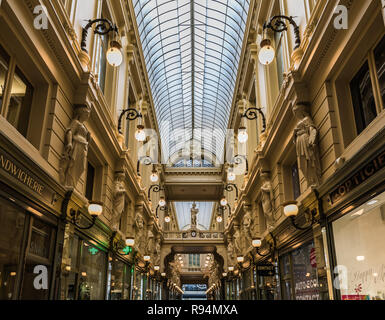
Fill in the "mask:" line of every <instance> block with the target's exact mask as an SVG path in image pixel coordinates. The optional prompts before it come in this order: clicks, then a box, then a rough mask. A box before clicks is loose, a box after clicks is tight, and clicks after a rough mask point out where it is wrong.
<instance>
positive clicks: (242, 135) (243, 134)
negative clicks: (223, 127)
mask: <svg viewBox="0 0 385 320" xmlns="http://www.w3.org/2000/svg"><path fill="white" fill-rule="evenodd" d="M248 139H249V135H248V134H247V130H246V128H245V127H240V128H239V130H238V141H239V142H240V143H245V142H247V140H248Z"/></svg>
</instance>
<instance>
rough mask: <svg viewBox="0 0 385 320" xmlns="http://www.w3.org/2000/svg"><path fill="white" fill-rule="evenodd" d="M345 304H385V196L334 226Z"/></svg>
mask: <svg viewBox="0 0 385 320" xmlns="http://www.w3.org/2000/svg"><path fill="white" fill-rule="evenodd" d="M332 230H333V238H334V249H335V256H336V266H335V270H334V274H335V275H336V277H335V278H334V281H333V284H334V288H335V289H336V290H337V292H338V294H339V296H340V298H341V299H342V300H385V252H384V249H383V244H384V242H385V193H383V194H381V195H379V196H377V197H375V198H373V199H371V200H369V201H368V202H366V203H365V204H363V205H362V206H360V207H358V208H356V209H354V210H352V211H351V212H349V213H348V214H346V215H344V216H343V217H342V218H339V219H338V220H336V221H334V222H333V223H332Z"/></svg>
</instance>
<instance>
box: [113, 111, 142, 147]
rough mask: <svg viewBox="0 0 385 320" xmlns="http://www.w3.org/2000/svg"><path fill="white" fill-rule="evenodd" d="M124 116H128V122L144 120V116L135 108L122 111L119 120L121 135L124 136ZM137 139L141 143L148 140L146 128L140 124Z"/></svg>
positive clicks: (136, 134) (136, 133)
mask: <svg viewBox="0 0 385 320" xmlns="http://www.w3.org/2000/svg"><path fill="white" fill-rule="evenodd" d="M124 116H126V120H128V121H134V120H136V119H138V118H143V115H142V114H141V113H140V112H139V111H138V110H136V109H135V108H131V107H130V108H127V109H124V110H122V112H121V113H120V116H119V119H118V131H119V133H120V134H123V133H122V120H123V117H124ZM143 136H144V137H143ZM135 139H136V140H137V141H139V142H143V141H144V140H146V133H145V132H144V126H143V125H141V124H139V125H138V126H137V130H136V132H135Z"/></svg>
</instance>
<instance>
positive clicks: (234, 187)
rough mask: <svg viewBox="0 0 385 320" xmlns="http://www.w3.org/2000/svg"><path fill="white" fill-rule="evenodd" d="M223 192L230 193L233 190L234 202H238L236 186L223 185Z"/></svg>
mask: <svg viewBox="0 0 385 320" xmlns="http://www.w3.org/2000/svg"><path fill="white" fill-rule="evenodd" d="M224 190H225V191H227V192H232V191H234V190H235V200H238V187H237V185H236V184H234V183H228V184H227V185H225V187H224ZM221 204H222V203H221ZM226 204H227V203H226ZM226 204H224V205H226Z"/></svg>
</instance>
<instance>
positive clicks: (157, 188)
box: [147, 184, 164, 199]
mask: <svg viewBox="0 0 385 320" xmlns="http://www.w3.org/2000/svg"><path fill="white" fill-rule="evenodd" d="M162 190H164V188H162V187H161V186H160V185H159V184H153V185H151V186H150V188H148V192H147V197H148V199H150V196H151V191H153V192H160V191H162Z"/></svg>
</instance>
